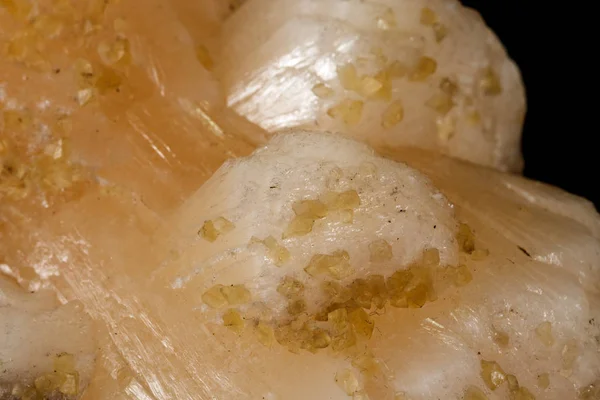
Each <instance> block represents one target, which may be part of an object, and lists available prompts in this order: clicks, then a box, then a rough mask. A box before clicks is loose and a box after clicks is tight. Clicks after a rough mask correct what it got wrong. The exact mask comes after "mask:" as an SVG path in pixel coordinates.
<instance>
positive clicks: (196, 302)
mask: <svg viewBox="0 0 600 400" xmlns="http://www.w3.org/2000/svg"><path fill="white" fill-rule="evenodd" d="M410 154H413V153H410ZM399 158H400V159H402V157H399ZM406 160H407V162H409V164H414V165H415V166H416V167H417V168H424V171H425V172H426V174H425V175H423V174H422V173H420V172H417V170H416V169H413V168H410V167H408V166H407V165H406V164H401V163H396V162H393V161H390V160H388V159H384V158H381V157H379V156H377V155H375V154H374V152H373V150H371V149H370V148H368V147H367V146H365V145H363V144H359V143H356V142H354V141H353V140H350V139H347V138H344V137H343V136H341V135H335V134H325V133H310V132H302V131H294V132H288V133H286V134H283V135H278V136H276V137H275V138H274V139H272V140H271V141H270V142H269V143H268V144H267V145H266V146H265V147H264V148H261V149H259V150H257V151H256V152H255V153H253V154H252V155H251V156H250V157H246V158H241V159H236V160H232V161H230V162H228V163H226V164H225V165H224V166H223V167H221V168H220V169H219V170H218V171H217V172H216V173H215V174H214V175H213V177H212V178H211V179H210V180H209V181H208V182H206V183H205V185H204V186H203V187H202V188H201V189H200V190H199V191H197V192H196V193H195V194H194V195H193V196H192V197H191V198H190V199H189V200H188V201H187V202H186V203H185V204H184V206H183V207H182V208H181V209H180V210H179V211H178V213H177V215H176V216H175V217H174V218H173V219H172V220H171V221H170V222H169V225H170V226H172V227H173V229H174V231H173V232H172V233H171V240H172V242H171V243H173V247H169V248H170V249H171V251H170V254H171V256H170V258H169V259H168V260H167V261H166V262H165V263H163V264H162V267H161V269H160V270H159V271H157V272H156V275H155V276H154V280H155V282H156V284H157V285H158V286H161V285H169V286H170V287H171V288H172V290H173V291H174V292H176V293H177V296H178V297H179V298H180V299H181V300H182V301H183V303H182V304H185V306H184V309H183V310H180V312H184V313H185V312H193V310H194V309H195V310H200V311H201V312H202V317H201V318H202V319H206V323H207V326H208V327H209V329H210V330H211V331H212V332H213V334H215V335H217V336H218V337H220V338H221V339H220V341H221V342H222V343H224V345H225V347H226V348H228V349H234V348H235V349H238V350H236V351H241V352H242V354H246V356H243V357H242V359H237V360H236V364H237V368H240V369H241V370H243V371H245V373H246V374H247V375H246V377H247V378H249V377H250V376H252V375H254V374H255V373H257V372H258V371H260V370H261V368H266V371H276V370H277V371H279V372H278V373H277V374H275V373H274V372H273V375H269V374H266V375H263V376H262V378H261V381H262V382H264V388H265V389H264V390H267V389H268V390H270V391H271V393H272V394H273V395H274V396H275V397H273V398H277V399H303V398H325V397H326V398H332V399H344V398H347V397H346V396H347V395H354V396H355V398H361V397H360V396H369V397H368V398H371V399H402V398H403V397H400V396H401V395H403V396H406V397H404V398H407V399H415V400H426V399H432V398H448V399H460V398H462V396H463V395H464V396H466V397H465V398H466V399H478V398H489V399H504V398H516V399H534V398H537V399H542V398H543V399H556V400H559V399H573V398H575V397H576V396H577V393H578V391H580V390H585V388H586V387H588V385H590V384H593V382H594V381H595V380H596V379H597V378H598V377H599V376H600V357H599V347H598V341H597V338H598V334H599V331H598V325H597V323H596V322H595V321H597V319H598V317H599V314H598V277H599V276H600V270H599V267H600V255H599V254H598V237H597V236H596V235H597V228H598V219H597V216H594V218H593V219H592V220H588V221H583V220H582V222H581V224H583V225H580V223H579V222H577V220H578V219H580V218H579V217H578V215H581V213H582V212H584V213H587V215H588V216H591V215H593V214H592V213H590V210H586V207H587V206H585V205H583V204H579V203H578V202H577V201H572V202H571V203H572V204H571V205H568V206H567V204H568V202H569V201H570V200H568V199H566V200H567V202H563V204H565V207H564V208H562V209H561V210H557V211H558V212H559V213H560V214H561V215H564V217H563V216H561V215H558V214H552V210H553V206H552V205H551V204H552V200H551V199H552V198H556V196H558V197H564V194H562V193H557V194H554V193H549V194H544V192H546V190H545V189H544V188H538V187H535V186H532V185H531V184H530V183H528V182H527V181H525V180H522V179H520V178H518V179H516V178H508V177H505V176H503V175H501V174H496V175H494V174H493V173H491V172H489V171H488V172H486V174H487V177H486V178H485V179H482V178H481V177H478V176H477V170H476V169H473V167H469V166H463V165H461V164H457V163H456V162H452V163H448V164H447V165H443V160H438V161H437V163H438V164H440V165H436V162H435V161H431V160H430V159H427V157H425V158H420V156H419V155H418V154H417V155H413V156H412V157H411V156H406ZM428 167H429V168H428ZM444 173H448V174H451V175H452V176H454V177H455V178H457V179H459V180H458V181H454V183H453V184H452V185H450V184H448V183H446V185H444V184H441V186H440V188H441V187H443V188H444V190H443V192H444V193H447V194H448V196H450V198H452V197H454V198H455V199H456V202H457V206H456V207H455V206H453V205H452V204H451V203H449V201H448V199H447V198H446V197H445V196H444V195H442V194H441V193H440V192H439V191H438V189H436V187H435V186H433V185H432V182H431V181H430V180H429V179H428V178H427V177H426V175H429V176H431V177H432V179H433V180H434V182H435V183H436V184H440V183H439V182H443V181H444V180H445V181H446V182H448V181H449V179H445V177H444ZM440 175H441V176H440ZM461 178H464V179H465V182H469V184H466V183H465V184H461V183H460V179H461ZM480 180H481V181H480ZM484 181H485V183H483V182H484ZM476 183H479V185H476ZM499 184H500V186H499ZM471 185H475V186H471ZM507 186H508V187H512V188H519V187H520V188H521V189H520V191H519V193H520V196H521V197H517V198H515V196H514V194H513V193H514V192H510V191H509V192H508V193H509V194H508V195H504V196H503V195H502V193H503V191H504V192H505V191H506V190H507V189H506V187H507ZM473 187H477V190H474V189H473ZM526 192H528V193H529V194H528V195H527V196H525V195H523V194H524V193H526ZM486 196H493V197H495V200H492V203H490V200H489V199H487V200H486V198H485V197H486ZM332 199H333V200H332ZM531 199H536V200H537V201H532V200H531ZM544 199H545V200H544ZM538 201H539V202H540V203H541V204H543V206H541V207H539V206H537V205H536V202H538ZM546 207H547V209H545V208H546ZM539 213H542V214H546V215H545V217H544V218H542V219H538V218H536V215H538V214H539ZM519 220H520V221H528V220H529V221H530V224H528V225H523V224H521V225H519ZM307 221H308V222H307ZM592 221H593V222H592ZM560 224H562V225H563V226H565V227H566V226H567V225H569V224H570V225H572V228H571V230H566V231H565V230H562V231H559V230H557V229H556V228H557V227H558V226H560ZM543 227H545V228H547V230H542V228H543ZM543 232H545V233H543ZM593 232H596V233H593ZM541 235H542V236H543V237H542V236H541ZM550 243H553V244H552V245H550ZM558 243H561V244H560V245H559V244H558ZM568 243H572V244H568ZM567 244H568V245H567ZM565 245H566V246H567V247H566V248H565V250H563V251H562V252H561V253H560V254H556V256H554V257H555V258H552V257H553V256H552V254H554V253H556V249H555V247H554V246H565ZM571 246H576V247H573V248H572V250H571V249H570V247H571ZM577 255H579V257H578V256H577ZM256 341H258V342H259V343H262V346H260V345H259V346H258V347H255V346H256V345H255V343H256ZM245 346H249V347H248V349H247V350H242V349H245ZM286 353H288V354H286ZM311 353H314V354H311ZM245 357H248V359H247V360H245V359H244V358H245ZM257 360H261V361H257ZM264 360H269V361H268V362H267V363H266V364H265V361H264ZM254 363H258V365H254ZM301 371H302V372H301ZM309 371H310V372H309ZM228 379H229V380H230V382H232V383H235V384H236V385H240V387H242V388H243V390H244V392H245V393H246V394H247V395H248V396H249V397H248V398H259V397H257V396H259V395H260V394H261V391H260V390H261V387H263V384H261V383H259V382H255V384H254V385H247V384H246V383H245V382H244V381H245V379H244V380H241V379H238V378H237V377H236V376H229V375H228ZM340 381H341V382H342V383H340ZM547 381H548V382H549V383H547ZM340 388H341V389H340ZM590 390H591V389H590ZM344 391H346V393H344ZM478 394H480V395H481V396H487V397H476V396H477V395H478ZM394 396H396V397H394ZM469 396H475V397H469ZM519 396H521V397H519ZM240 398H241V397H240ZM365 398H366V397H365Z"/></svg>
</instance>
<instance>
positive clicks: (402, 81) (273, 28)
mask: <svg viewBox="0 0 600 400" xmlns="http://www.w3.org/2000/svg"><path fill="white" fill-rule="evenodd" d="M217 60H218V61H217V63H216V66H215V69H214V72H215V74H216V75H217V76H219V77H221V79H222V82H223V88H224V90H225V95H226V98H227V104H228V105H229V106H231V107H232V108H233V109H235V110H236V111H238V112H239V113H240V114H242V115H244V116H246V117H247V118H248V119H250V120H251V121H253V122H255V123H256V124H258V125H260V126H261V127H263V128H264V129H266V130H267V131H269V132H277V131H281V130H285V129H287V128H292V127H305V128H311V129H314V130H319V131H322V130H333V131H339V132H342V133H345V134H347V135H349V136H352V137H354V138H357V139H359V140H361V141H365V142H367V143H369V144H371V145H373V146H375V147H376V148H381V147H385V146H398V145H402V146H414V147H419V148H424V149H430V150H434V151H437V152H439V153H444V154H448V155H450V156H453V157H457V158H461V159H464V160H468V161H471V162H474V163H477V164H482V165H486V166H490V167H493V168H496V169H499V170H502V171H519V170H520V169H521V167H522V161H521V155H520V135H521V128H522V124H523V118H524V115H525V98H524V90H523V86H522V83H521V78H520V74H519V71H518V69H517V67H516V66H515V65H514V63H513V62H512V61H511V60H510V59H509V58H508V57H507V55H506V52H505V50H504V48H503V47H502V45H501V44H500V42H499V41H498V39H497V38H496V36H495V35H494V34H493V33H492V32H491V31H490V30H489V29H488V28H487V27H486V25H485V22H484V21H482V19H481V17H480V16H479V15H478V14H477V13H476V12H474V11H473V10H470V9H467V8H464V7H462V5H461V4H460V3H459V2H458V1H456V0H422V1H414V0H253V1H250V2H248V3H247V4H246V5H245V6H244V7H242V8H241V9H240V11H239V12H238V13H236V14H234V15H233V16H232V17H231V18H230V19H228V20H227V21H226V22H225V24H224V26H223V35H222V37H221V41H220V47H219V56H218V57H217Z"/></svg>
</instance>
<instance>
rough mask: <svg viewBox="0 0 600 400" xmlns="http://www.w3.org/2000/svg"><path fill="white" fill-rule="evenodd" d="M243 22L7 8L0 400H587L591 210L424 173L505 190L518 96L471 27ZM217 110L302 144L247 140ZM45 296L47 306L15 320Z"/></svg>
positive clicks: (594, 290) (0, 8) (592, 294)
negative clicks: (315, 266) (47, 399)
mask: <svg viewBox="0 0 600 400" xmlns="http://www.w3.org/2000/svg"><path fill="white" fill-rule="evenodd" d="M241 3H242V2H241V1H222V0H219V1H217V0H214V1H210V0H205V1H188V0H144V1H141V0H131V1H104V0H81V1H75V0H70V1H69V0H39V1H38V0H35V1H34V0H32V1H29V0H4V1H2V0H0V44H1V45H0V51H1V52H2V54H1V57H0V161H1V173H0V257H1V258H0V270H1V272H0V273H1V274H2V275H8V276H10V279H12V280H14V281H16V282H18V284H19V285H20V286H21V287H22V288H24V289H26V290H27V291H30V292H37V293H36V294H30V295H26V296H25V295H24V297H20V296H18V298H19V299H22V300H19V302H18V303H19V304H18V306H19V307H20V308H19V307H17V308H19V310H18V312H13V311H15V310H16V308H15V306H14V305H12V304H11V306H9V307H5V304H4V303H2V308H0V310H1V311H0V326H2V327H3V331H2V332H1V333H2V334H3V335H4V337H3V340H2V341H1V342H0V354H1V355H0V365H1V368H0V373H1V374H2V375H0V376H1V377H2V378H1V379H0V397H2V396H12V397H17V398H19V397H21V398H35V397H36V396H37V395H38V390H39V391H42V392H45V393H46V394H47V392H48V391H52V395H53V396H58V395H59V394H58V393H62V394H64V395H68V396H80V395H81V396H82V398H84V399H91V400H96V399H99V400H103V399H115V398H117V399H158V400H163V399H164V400H166V399H202V400H204V399H207V400H208V399H212V398H220V399H221V398H223V399H234V400H237V399H240V400H241V399H262V398H264V399H268V400H279V399H286V400H287V399H290V400H296V399H298V400H300V399H307V398H315V399H321V398H323V399H332V400H342V399H348V398H349V396H348V394H347V391H346V390H345V389H346V388H349V391H351V392H352V396H353V397H354V398H356V399H365V398H370V399H383V400H391V399H416V400H423V399H432V398H444V399H446V398H447V399H460V398H463V397H465V396H471V398H474V399H482V398H488V399H498V400H500V399H506V398H520V399H531V398H536V399H548V400H574V399H578V398H580V399H595V398H597V397H598V391H599V388H600V361H599V360H598V357H597V355H598V341H597V338H598V336H599V335H600V332H599V328H598V321H599V320H600V314H599V302H600V300H599V297H598V293H599V292H600V287H599V285H598V282H599V281H600V259H599V250H598V249H599V238H600V220H599V218H598V215H597V213H596V211H595V210H594V209H593V207H592V206H591V205H590V204H589V203H587V202H585V201H584V200H582V199H579V198H576V197H574V196H571V195H569V194H567V193H564V192H562V191H560V190H557V189H554V188H550V187H548V186H545V185H541V184H537V183H534V182H530V181H527V180H525V179H523V178H520V177H518V176H513V175H505V174H502V173H500V172H494V171H493V170H490V169H479V168H478V167H476V166H474V165H471V164H465V163H461V162H458V161H455V160H452V159H451V158H447V157H445V156H444V155H442V154H440V153H446V154H449V155H452V156H454V157H459V158H463V159H468V160H471V161H475V162H476V163H480V164H484V165H489V166H493V167H495V168H497V169H500V170H517V169H518V168H519V165H520V161H519V160H520V157H519V155H518V151H517V142H518V134H519V127H520V123H521V120H522V116H523V114H522V111H523V97H522V89H521V87H520V84H519V79H518V73H517V71H516V69H515V68H514V66H513V65H512V63H510V61H508V60H507V59H506V56H505V54H504V52H503V50H502V49H501V47H500V46H499V44H498V43H497V41H496V39H495V38H494V37H493V35H491V34H490V33H489V31H488V30H487V29H486V28H485V27H484V25H483V24H482V22H481V21H480V19H479V18H478V17H477V16H476V15H475V14H474V13H472V12H470V11H468V10H465V9H463V8H460V7H459V5H458V3H457V2H455V1H453V0H436V1H434V0H431V1H426V0H419V1H414V2H412V1H411V2H408V1H395V2H393V3H392V2H391V1H389V2H388V1H387V0H371V1H362V2H359V1H344V2H341V1H333V0H332V1H328V0H319V1H287V0H286V1H280V2H278V4H277V6H273V7H271V6H270V5H271V4H274V3H272V2H271V1H267V0H249V1H248V2H246V4H244V5H241ZM240 6H241V7H240ZM390 6H391V8H390ZM265 7H266V8H265ZM424 7H427V8H429V9H430V11H431V12H430V11H423V9H424ZM261 10H263V11H265V12H266V14H267V18H266V21H267V22H268V23H267V22H265V20H263V19H262V17H264V16H265V15H264V14H260V13H259V11H260V12H261V13H262V11H261ZM232 12H233V13H234V14H233V16H231V17H230V15H231V13H232ZM299 15H301V17H298V16H299ZM225 18H230V19H228V20H227V22H226V24H225V25H222V23H223V21H224V19H225ZM411 32H412V33H411ZM221 34H223V36H222V37H221V38H219V35H221ZM221 43H227V44H228V45H227V46H223V45H221ZM315 43H318V44H319V45H318V46H317V47H314V46H313V44H315ZM336 43H337V44H339V45H340V46H341V47H340V48H335V46H334V44H336ZM423 57H429V60H430V61H427V60H428V59H425V58H423ZM469 60H470V62H463V61H469ZM433 62H435V69H434V68H433V65H434V63H433ZM348 64H352V65H354V69H355V70H354V72H352V70H351V69H350V70H348V71H350V72H349V74H348V75H347V76H346V78H344V80H345V83H344V86H347V88H345V87H343V86H342V84H341V83H340V82H338V67H342V66H344V65H348ZM474 66H476V68H475V67H474ZM233 67H235V69H234V68H233ZM473 68H475V69H473ZM209 70H210V71H209ZM211 71H212V73H211ZM314 71H316V72H318V73H311V72H314ZM246 72H248V74H246ZM258 72H260V74H259V73H258ZM263 73H264V74H263ZM214 74H216V75H218V77H220V79H221V82H219V80H218V79H217V78H216V77H215V75H214ZM423 79H424V81H423ZM262 83H266V84H265V85H262ZM221 84H223V86H221ZM255 84H256V85H255ZM319 84H323V85H326V86H324V87H323V86H316V85H319ZM222 87H224V88H225V90H224V91H223V90H222ZM325 87H327V88H330V89H331V90H332V91H333V94H331V92H330V91H329V90H327V89H325ZM315 92H316V93H315ZM402 93H405V94H410V96H409V95H406V97H404V96H402V98H400V97H401V96H400V95H401V94H402ZM345 99H348V100H350V101H355V102H362V106H361V107H358V104H359V103H352V104H353V105H354V107H345V108H342V109H338V111H339V112H340V113H341V114H340V113H338V114H337V115H338V117H339V118H335V119H328V118H329V117H327V116H326V112H327V110H328V109H330V108H332V107H335V106H336V105H338V104H340V103H341V102H342V101H344V100H345ZM227 104H230V105H232V106H234V107H235V108H236V109H237V110H238V111H240V112H242V114H244V115H246V116H248V117H249V118H250V119H252V120H254V121H255V122H256V123H257V124H260V125H262V126H267V127H271V126H275V125H277V124H279V125H277V126H280V127H282V128H283V127H290V126H297V125H298V124H299V122H301V123H302V124H304V125H306V126H305V127H304V128H306V129H308V130H311V131H313V133H307V132H304V131H301V130H298V129H296V130H295V131H293V132H288V134H287V135H281V136H277V137H276V138H274V139H273V140H271V141H267V138H269V137H270V136H272V132H265V131H263V130H262V129H260V128H259V127H257V126H256V125H253V124H252V123H250V122H248V121H247V120H246V119H244V118H243V117H241V116H240V115H238V114H237V113H236V112H235V111H234V110H232V109H231V108H228V107H227ZM348 104H350V103H348ZM250 105H252V107H254V108H250ZM244 107H246V108H244ZM358 109H361V111H360V112H355V111H357V110H358ZM248 110H251V111H248ZM386 110H388V111H389V112H387V113H386ZM267 111H268V112H269V113H271V114H268V113H267ZM384 114H385V115H384ZM258 116H260V118H259V117H258ZM315 116H317V117H318V118H315ZM357 116H360V118H358V119H357ZM315 121H316V123H318V125H315ZM491 121H496V123H491ZM340 122H341V123H340ZM347 122H350V124H348V123H347ZM274 124H275V125H274ZM277 129H279V128H277ZM269 130H270V131H273V130H276V129H271V128H269ZM322 130H340V131H341V132H342V133H345V134H346V137H344V136H337V135H332V134H328V135H325V134H317V133H314V131H322ZM348 134H350V135H351V136H354V137H355V138H358V139H361V140H363V141H370V142H371V143H372V144H374V145H375V146H376V147H377V150H378V151H379V152H380V153H381V154H383V155H384V156H385V158H381V157H379V156H377V155H376V154H375V152H374V151H373V150H372V149H371V148H369V147H368V146H365V145H364V144H360V143H356V142H354V141H352V140H349V139H348V138H347V136H348ZM260 144H266V145H265V146H264V147H261V148H260V149H259V150H256V148H257V147H260ZM397 145H407V146H412V148H408V147H395V146H397ZM442 145H443V146H442ZM390 146H394V148H391V147H390ZM415 147H417V148H419V147H420V148H421V149H425V150H418V149H416V148H415ZM427 149H428V150H427ZM254 150H256V152H255V153H253V155H251V156H249V157H245V156H248V155H249V154H250V153H252V152H253V151H254ZM429 150H434V151H433V152H429ZM240 157H241V158H240ZM228 159H233V160H232V161H227V162H226V160H228ZM224 162H225V165H223V166H222V167H221V165H222V164H223V163H224ZM220 167H221V169H219V168H220ZM211 176H212V178H211ZM295 218H301V219H302V222H303V223H302V224H299V226H298V229H294V230H293V232H291V233H293V234H291V235H285V233H286V229H288V228H289V227H290V225H291V222H292V221H294V220H295ZM207 221H211V223H212V227H210V226H208V228H210V229H208V238H210V239H214V241H210V240H207V237H206V235H204V236H203V234H202V227H203V226H204V224H205V223H206V222H207ZM226 221H228V222H229V223H230V224H231V225H229V224H228V223H226ZM215 222H216V223H215ZM230 228H231V229H230ZM216 233H218V235H216ZM284 236H287V237H284ZM253 238H254V239H253ZM378 240H383V241H385V243H387V246H384V245H383V242H379V243H380V244H381V246H378V247H376V248H375V249H374V250H372V249H370V245H371V244H372V243H374V242H376V241H378ZM388 246H389V247H388ZM390 248H391V250H390ZM284 249H285V250H284ZM388 250H390V251H388ZM338 251H339V252H340V253H338V255H339V257H337V258H336V261H339V262H336V263H331V264H328V263H325V264H326V268H325V269H326V273H324V274H316V276H311V275H310V274H307V273H306V271H305V268H306V267H307V266H308V265H309V263H310V260H311V259H312V257H314V256H315V255H318V254H321V255H329V256H331V255H334V254H335V252H338ZM343 252H345V253H346V254H347V257H346V256H345V255H344V253H343ZM436 254H437V255H439V259H438V257H437V255H436ZM372 255H374V258H373V260H372V259H371V257H372ZM348 267H350V268H348ZM2 280H3V281H4V277H3V278H2ZM232 285H233V286H232ZM242 285H243V286H242ZM214 288H216V290H212V289H214ZM2 290H5V287H4V286H3V287H2ZM45 290H51V291H54V292H55V293H56V294H57V295H58V299H60V301H61V302H62V303H67V304H66V305H64V306H62V307H59V308H56V306H57V304H56V303H55V302H54V300H53V299H54V297H44V301H43V302H42V303H43V305H44V307H47V308H44V309H43V310H41V309H38V308H37V307H38V305H36V306H35V307H33V306H32V307H30V308H28V307H29V306H30V305H31V303H30V302H29V301H27V300H25V297H28V296H34V297H35V296H42V293H43V292H44V291H45ZM211 290H212V291H211ZM209 291H210V292H209ZM1 293H3V294H4V293H5V292H1ZM207 293H210V296H205V295H206V294H207ZM11 296H12V295H10V296H8V297H6V296H5V297H2V298H0V301H5V299H6V298H11ZM77 302H79V303H77ZM76 304H81V305H83V310H85V312H86V313H87V314H88V315H89V317H91V318H92V319H93V320H94V321H95V323H96V324H97V325H98V326H99V327H100V330H99V331H100V332H99V334H98V335H97V336H95V335H92V334H91V332H89V331H88V330H87V329H88V328H87V327H88V325H87V322H85V323H83V322H84V321H87V318H86V317H84V316H83V315H82V314H81V313H82V311H81V310H80V309H79V306H75V305H76ZM50 306H51V307H50ZM233 307H235V308H233ZM25 308H26V309H25ZM55 308H56V309H55ZM73 308H75V310H73ZM51 310H53V311H51ZM7 313H8V314H7ZM32 313H33V314H34V315H37V317H39V318H32V317H31V315H32ZM48 313H50V315H51V318H52V320H51V321H50V320H48V319H47V318H46V317H47V316H48ZM63 313H64V314H63ZM9 314H10V315H9ZM63 317H64V318H63ZM48 318H49V317H48ZM61 321H62V322H61ZM46 322H48V324H47V325H44V326H41V325H40V324H45V323H46ZM545 323H549V324H551V325H550V326H551V329H550V330H548V329H546V328H545V325H541V324H545ZM540 326H542V329H538V328H540ZM6 327H8V329H7V328H6ZM15 327H17V328H18V329H15ZM51 327H54V328H56V329H57V330H56V331H54V330H53V329H54V328H52V329H50V328H51ZM63 329H66V331H64V330H63ZM75 332H76V333H77V334H75ZM548 332H550V333H551V337H552V341H553V343H552V345H547V343H550V340H549V339H548V338H549V337H550V336H549V335H547V333H548ZM538 333H540V334H541V338H542V339H543V340H540V338H539V337H538V336H539V335H538ZM15 334H17V335H16V336H15ZM93 337H95V338H96V339H95V342H94V343H93V344H92V343H89V342H88V340H90V339H92V338H93ZM5 339H6V340H5ZM14 340H18V341H19V342H18V343H17V342H14ZM21 340H28V341H29V342H30V343H31V344H25V345H23V344H22V343H21V342H20V341H21ZM54 340H57V341H54ZM80 340H81V341H80ZM5 343H17V344H15V345H13V344H11V345H9V346H6V345H5ZM46 345H48V346H50V345H55V346H58V345H60V347H62V348H61V349H56V351H55V349H48V347H47V346H46ZM63 345H64V346H63ZM79 345H81V347H79ZM86 346H89V348H90V349H91V350H90V352H88V351H83V350H81V349H83V348H88V347H86ZM23 349H25V350H23ZM36 349H42V350H44V351H45V352H44V351H42V352H43V353H44V354H43V355H42V356H40V355H39V352H38V353H36V354H30V353H28V352H29V351H32V350H36ZM78 349H79V350H78ZM96 349H97V354H96V364H95V367H94V368H93V369H92V368H91V365H92V363H91V357H92V356H90V354H93V353H96ZM59 350H60V354H54V353H59ZM78 351H79V352H78ZM46 353H49V354H51V356H50V357H49V356H46ZM63 353H67V354H71V355H73V356H74V363H75V368H74V369H75V371H73V368H71V362H70V361H69V360H68V357H67V358H63V356H62V354H63ZM82 354H83V355H85V357H84V360H88V361H85V363H84V364H81V365H80V364H79V363H80V362H81V361H80V360H82V359H81V358H80V357H79V355H82ZM56 357H59V358H58V359H57V358H56ZM86 357H87V358H86ZM483 360H485V361H489V362H495V363H497V365H499V366H501V368H502V371H504V374H505V376H506V380H505V381H504V382H501V380H498V379H495V380H494V382H495V383H493V385H496V384H499V385H498V387H497V388H496V390H494V391H492V390H491V389H490V388H489V387H488V385H487V384H486V381H485V380H484V379H483V377H482V368H481V365H482V364H481V363H482V361H483ZM54 361H56V365H53V363H54ZM17 364H18V365H17ZM86 365H88V366H90V368H89V370H88V369H86V368H88V367H86ZM5 370H6V372H4V371H5ZM55 370H56V372H54V371H55ZM340 371H350V372H351V374H352V376H354V377H355V378H356V383H355V382H354V381H353V380H350V381H347V380H346V381H345V382H350V383H351V385H346V384H344V385H343V386H344V389H342V388H340V386H339V385H338V384H337V383H336V376H337V374H338V373H340ZM75 373H77V374H78V376H79V378H80V381H79V382H76V379H75V378H76V374H75ZM22 374H25V375H26V376H27V379H24V380H23V381H21V380H20V378H19V377H20V376H25V375H22ZM486 376H487V375H486ZM495 376H496V378H497V377H498V376H497V375H495ZM19 385H21V386H19ZM56 391H58V392H56ZM7 393H10V395H8V394H7ZM73 393H77V394H73ZM12 397H9V398H11V399H12Z"/></svg>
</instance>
